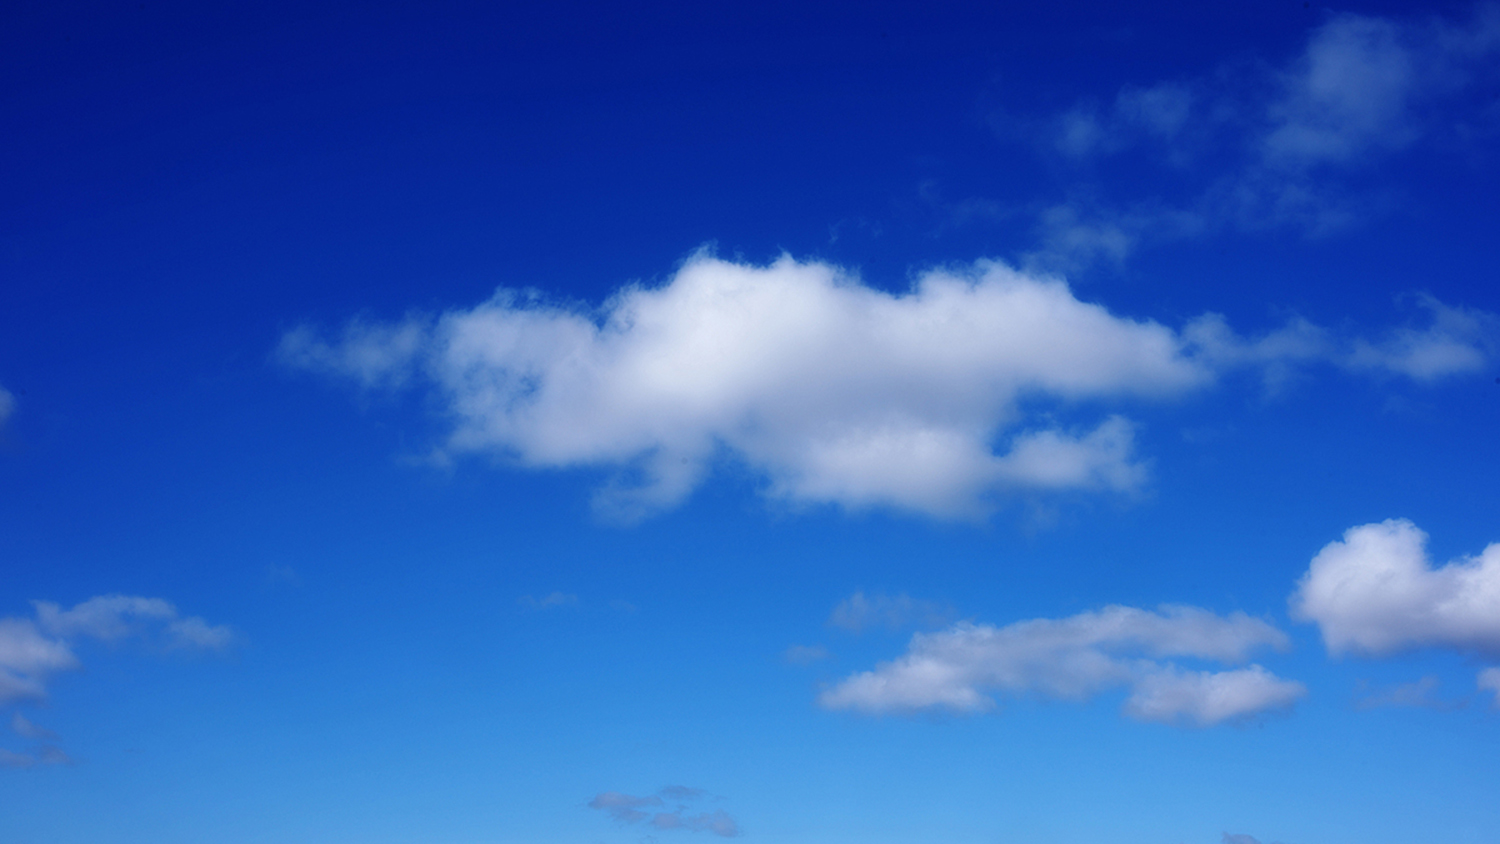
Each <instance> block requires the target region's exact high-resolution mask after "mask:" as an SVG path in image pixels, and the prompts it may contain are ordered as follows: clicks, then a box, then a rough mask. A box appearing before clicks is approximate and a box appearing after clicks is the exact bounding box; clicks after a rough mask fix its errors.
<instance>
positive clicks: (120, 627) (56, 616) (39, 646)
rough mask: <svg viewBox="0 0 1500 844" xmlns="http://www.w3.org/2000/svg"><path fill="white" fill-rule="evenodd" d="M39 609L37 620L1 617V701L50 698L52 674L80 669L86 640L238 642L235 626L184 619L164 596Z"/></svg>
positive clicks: (203, 645)
mask: <svg viewBox="0 0 1500 844" xmlns="http://www.w3.org/2000/svg"><path fill="white" fill-rule="evenodd" d="M33 606H34V608H35V611H36V614H35V617H34V618H25V617H7V618H0V703H3V702H6V701H12V700H20V699H25V698H31V699H39V698H42V697H45V696H46V691H47V689H46V684H47V681H48V679H49V678H50V677H51V676H52V675H54V674H56V673H58V672H61V671H66V670H69V669H73V668H77V667H78V664H79V663H78V658H77V657H76V656H75V655H74V653H73V646H74V643H76V642H77V641H78V640H80V639H97V640H101V641H114V640H118V639H122V638H126V637H146V636H151V637H154V638H156V639H157V640H158V641H160V642H162V643H163V644H165V645H166V646H167V647H172V648H197V649H208V650H216V649H220V648H223V647H225V646H226V645H227V644H228V643H229V642H230V640H231V639H232V638H233V634H232V633H231V632H230V630H229V628H227V627H223V626H214V625H210V624H208V622H206V621H204V620H203V619H202V618H198V617H197V616H186V617H185V616H182V615H179V614H178V612H177V609H176V608H175V607H174V606H172V604H170V603H169V602H167V601H163V600H161V599H160V598H139V597H132V596H127V595H101V596H99V597H96V598H90V599H89V600H87V601H84V602H82V603H80V604H78V605H76V606H74V607H73V608H72V609H66V610H65V609H63V608H61V607H60V606H58V605H57V604H54V603H51V602H49V601H35V602H33Z"/></svg>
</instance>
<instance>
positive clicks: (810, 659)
mask: <svg viewBox="0 0 1500 844" xmlns="http://www.w3.org/2000/svg"><path fill="white" fill-rule="evenodd" d="M830 656H832V654H830V653H829V652H828V649H827V648H825V647H823V646H822V645H792V646H791V647H789V648H787V649H786V650H785V651H782V652H781V658H782V659H785V660H786V661H787V662H790V663H791V664H793V665H811V664H812V663H814V662H819V661H821V660H825V659H828V658H829V657H830Z"/></svg>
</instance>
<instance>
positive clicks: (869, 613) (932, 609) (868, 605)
mask: <svg viewBox="0 0 1500 844" xmlns="http://www.w3.org/2000/svg"><path fill="white" fill-rule="evenodd" d="M955 615H957V613H956V612H954V611H953V608H952V607H948V606H945V605H943V604H940V603H938V602H937V601H927V600H921V599H917V598H913V597H911V596H910V595H907V594H905V593H902V594H900V595H879V594H872V595H866V594H865V593H864V592H863V591H858V592H855V593H854V594H853V595H850V596H849V597H847V598H845V599H844V600H842V601H840V602H839V604H838V606H836V607H834V608H833V612H832V613H831V614H830V615H829V616H828V624H829V625H830V626H833V627H839V628H843V629H844V630H848V631H850V632H851V633H862V632H864V631H865V630H867V629H869V628H871V627H882V628H885V629H887V630H899V629H901V628H903V627H911V626H917V627H941V626H942V625H944V624H947V623H948V622H950V621H952V620H953V618H954V616H955Z"/></svg>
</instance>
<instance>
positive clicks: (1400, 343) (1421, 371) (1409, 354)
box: [1344, 296, 1500, 381]
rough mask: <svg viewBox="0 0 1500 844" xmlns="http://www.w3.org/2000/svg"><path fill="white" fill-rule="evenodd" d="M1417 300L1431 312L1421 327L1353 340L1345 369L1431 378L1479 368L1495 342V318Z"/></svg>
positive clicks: (1498, 340)
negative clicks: (1428, 322) (1428, 320)
mask: <svg viewBox="0 0 1500 844" xmlns="http://www.w3.org/2000/svg"><path fill="white" fill-rule="evenodd" d="M1418 304H1419V305H1420V306H1421V307H1422V308H1423V309H1424V310H1426V311H1427V312H1428V314H1429V315H1430V316H1431V324H1430V325H1428V326H1427V327H1425V328H1420V329H1419V328H1400V329H1397V330H1395V331H1393V332H1391V333H1390V334H1389V336H1387V337H1385V338H1382V339H1380V340H1376V341H1373V342H1371V341H1367V340H1355V341H1354V342H1353V344H1352V346H1351V348H1350V350H1349V352H1348V353H1347V357H1346V358H1345V360H1344V364H1345V365H1346V366H1348V367H1349V368H1351V369H1363V370H1374V371H1378V372H1384V373H1387V374H1394V375H1405V376H1407V377H1409V378H1411V379H1413V380H1415V381H1433V380H1436V379H1438V378H1442V377H1445V376H1449V375H1457V374H1462V373H1466V372H1477V371H1479V370H1482V369H1483V368H1484V367H1485V366H1486V365H1487V364H1488V363H1489V362H1490V361H1491V360H1493V359H1494V358H1495V351H1496V347H1497V344H1500V317H1497V316H1496V315H1495V314H1491V313H1488V312H1485V311H1480V310H1475V309H1473V308H1462V307H1452V306H1449V305H1445V304H1443V303H1442V302H1439V301H1438V300H1437V299H1435V298H1433V297H1431V296H1421V297H1419V298H1418Z"/></svg>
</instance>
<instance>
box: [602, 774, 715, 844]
mask: <svg viewBox="0 0 1500 844" xmlns="http://www.w3.org/2000/svg"><path fill="white" fill-rule="evenodd" d="M707 796H708V795H707V793H706V792H704V791H703V790H702V789H698V788H688V787H685V786H680V785H669V786H667V787H666V788H663V789H662V790H660V791H658V792H657V793H656V794H651V795H647V796H645V797H635V796H632V795H629V794H622V793H620V792H618V791H604V792H600V793H599V794H596V795H594V799H592V800H590V801H589V808H591V809H598V810H600V811H603V812H606V813H607V814H609V816H610V817H612V818H614V819H615V820H616V821H619V822H620V823H626V824H638V823H644V824H646V825H647V826H650V827H651V828H653V829H658V830H674V829H680V830H688V831H692V832H711V833H713V834H714V835H718V836H722V837H724V838H734V837H735V836H737V835H739V834H740V828H739V824H737V823H736V822H735V820H734V818H733V817H731V816H730V815H729V813H727V812H725V811H724V810H723V809H714V810H712V811H699V812H696V813H694V812H692V811H691V810H690V809H689V807H688V805H687V804H689V803H692V802H694V801H698V800H702V799H704V798H705V797H707ZM669 803H671V804H675V805H673V806H672V807H671V808H668V804H669Z"/></svg>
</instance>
